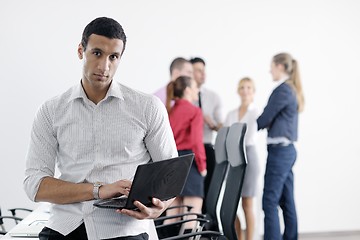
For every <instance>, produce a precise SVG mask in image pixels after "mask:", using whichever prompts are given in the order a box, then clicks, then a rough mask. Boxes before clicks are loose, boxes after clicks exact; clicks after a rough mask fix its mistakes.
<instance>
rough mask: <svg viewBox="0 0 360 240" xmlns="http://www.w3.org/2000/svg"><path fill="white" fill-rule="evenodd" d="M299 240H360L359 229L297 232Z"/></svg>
mask: <svg viewBox="0 0 360 240" xmlns="http://www.w3.org/2000/svg"><path fill="white" fill-rule="evenodd" d="M299 240H360V231H351V232H328V233H306V234H305V233H304V234H299Z"/></svg>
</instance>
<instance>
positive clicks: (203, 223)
mask: <svg viewBox="0 0 360 240" xmlns="http://www.w3.org/2000/svg"><path fill="white" fill-rule="evenodd" d="M193 221H198V222H200V226H203V225H205V223H208V222H209V220H207V219H202V218H193V219H186V220H180V221H177V222H173V223H168V224H163V225H158V226H155V227H156V229H161V228H167V227H171V226H173V225H178V224H183V223H186V222H193Z"/></svg>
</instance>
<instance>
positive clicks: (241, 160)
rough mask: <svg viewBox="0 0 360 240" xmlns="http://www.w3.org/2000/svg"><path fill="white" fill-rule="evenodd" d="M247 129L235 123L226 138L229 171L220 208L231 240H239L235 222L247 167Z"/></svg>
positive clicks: (225, 231) (224, 230)
mask: <svg viewBox="0 0 360 240" xmlns="http://www.w3.org/2000/svg"><path fill="white" fill-rule="evenodd" d="M246 129H247V126H246V124H245V123H234V124H233V125H231V126H230V129H229V132H228V134H227V138H226V151H227V156H228V162H229V169H228V174H227V178H226V186H225V191H224V197H223V201H222V204H221V208H220V219H221V223H222V228H223V232H224V235H225V236H226V237H227V238H228V239H229V240H235V239H237V236H236V231H235V227H234V222H235V218H236V212H237V208H238V204H239V200H240V196H241V189H242V185H243V181H244V176H245V170H246V165H247V159H246V152H245V144H244V137H245V133H246Z"/></svg>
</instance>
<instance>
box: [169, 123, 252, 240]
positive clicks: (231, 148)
mask: <svg viewBox="0 0 360 240" xmlns="http://www.w3.org/2000/svg"><path fill="white" fill-rule="evenodd" d="M246 129H247V126H246V124H242V123H234V124H233V125H231V127H230V129H229V132H228V134H227V137H226V152H227V157H228V161H229V169H228V172H227V177H226V180H225V184H226V185H225V191H224V196H223V201H222V203H221V208H220V219H221V223H222V228H223V235H222V234H221V233H219V232H216V231H198V232H195V233H189V234H183V235H181V236H174V237H169V238H164V239H162V240H175V239H188V238H190V237H195V240H197V239H200V237H201V239H204V238H205V239H206V238H207V239H218V240H220V239H228V240H236V239H237V235H236V231H235V226H234V222H235V218H236V212H237V208H238V204H239V200H240V196H241V189H242V185H243V182H244V176H245V170H246V165H247V159H246V152H245V144H244V137H245V133H246Z"/></svg>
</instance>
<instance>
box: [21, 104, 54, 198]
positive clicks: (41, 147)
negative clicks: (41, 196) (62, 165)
mask: <svg viewBox="0 0 360 240" xmlns="http://www.w3.org/2000/svg"><path fill="white" fill-rule="evenodd" d="M49 109H51V107H50V105H49V103H45V104H44V105H43V106H41V107H40V109H39V110H38V112H37V114H36V116H35V119H34V122H33V126H32V130H31V135H30V144H29V149H28V152H27V155H26V169H25V179H24V183H23V184H24V190H25V192H26V194H27V195H28V197H29V198H30V199H31V200H32V201H35V197H36V194H37V192H38V189H39V185H40V182H41V180H42V179H43V178H44V177H47V176H51V177H53V176H54V172H55V160H56V154H57V147H58V143H57V139H56V135H55V133H54V130H53V124H52V120H51V116H52V115H51V113H50V111H49Z"/></svg>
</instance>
